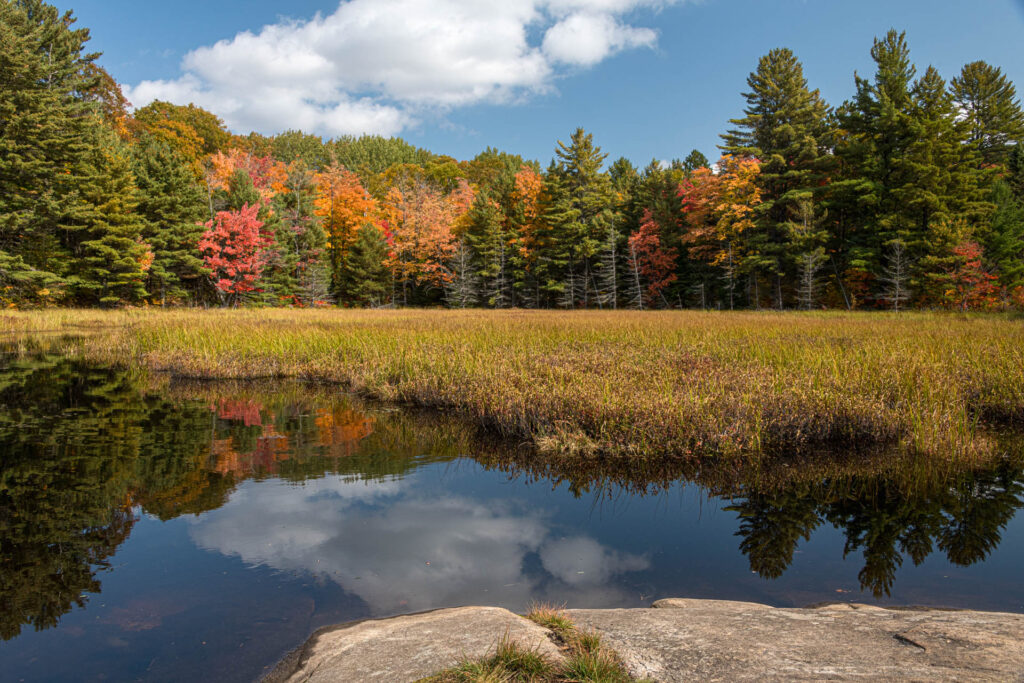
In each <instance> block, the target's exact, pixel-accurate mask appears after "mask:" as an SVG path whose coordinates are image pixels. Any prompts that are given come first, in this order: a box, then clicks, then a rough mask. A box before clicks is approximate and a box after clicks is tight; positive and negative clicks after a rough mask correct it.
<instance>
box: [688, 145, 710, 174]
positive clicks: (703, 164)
mask: <svg viewBox="0 0 1024 683" xmlns="http://www.w3.org/2000/svg"><path fill="white" fill-rule="evenodd" d="M698 168H711V162H710V161H708V158H707V157H706V156H704V154H703V153H702V152H701V151H700V150H697V149H695V150H693V151H692V152H690V153H689V154H688V155H687V156H686V158H685V159H683V170H684V171H686V172H687V173H692V172H693V171H696V170H697V169H698Z"/></svg>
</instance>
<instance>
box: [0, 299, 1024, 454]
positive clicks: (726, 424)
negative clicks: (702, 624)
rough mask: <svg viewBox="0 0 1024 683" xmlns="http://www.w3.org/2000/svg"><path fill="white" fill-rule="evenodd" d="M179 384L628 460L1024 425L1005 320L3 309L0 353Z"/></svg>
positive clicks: (1017, 369) (974, 434)
mask: <svg viewBox="0 0 1024 683" xmlns="http://www.w3.org/2000/svg"><path fill="white" fill-rule="evenodd" d="M59 334H78V335H82V341H81V343H80V345H79V346H78V347H77V351H76V353H80V354H82V355H83V356H84V357H86V358H88V359H92V360H96V361H98V362H113V363H118V364H122V365H136V366H140V367H146V368H148V369H151V370H159V371H168V372H171V373H174V374H176V375H178V376H183V377H192V378H202V379H213V378H241V379H245V378H265V377H298V378H303V379H310V380H316V381H324V382H337V383H340V384H342V385H344V386H345V387H346V388H348V389H350V390H353V391H356V392H359V393H362V394H364V395H367V396H370V397H373V398H376V399H383V400H388V401H397V402H407V403H412V404H416V405H421V406H430V407H435V408H441V409H446V410H449V411H453V412H456V413H459V414H461V415H462V416H464V417H467V418H469V419H471V420H472V421H473V422H475V423H476V424H479V425H481V426H483V427H486V428H488V429H491V430H494V431H496V432H498V433H500V434H502V435H504V436H507V437H513V438H517V439H521V440H526V441H529V442H532V443H533V444H534V445H535V446H537V447H538V448H539V449H540V450H542V451H547V452H551V453H564V454H574V455H577V456H591V455H594V454H601V455H605V456H624V457H627V458H638V457H640V458H660V457H690V456H705V455H725V456H731V455H743V456H747V457H748V458H753V459H757V458H758V457H759V456H760V455H762V454H766V453H772V452H776V453H778V452H785V453H794V452H804V451H813V450H815V449H820V448H823V447H829V446H834V445H841V446H843V447H849V446H855V447H859V448H865V449H866V448H871V447H875V446H881V445H886V446H898V447H899V448H901V449H902V450H904V451H906V452H912V453H918V454H925V455H930V456H937V457H941V458H947V459H948V458H951V459H974V458H984V457H987V456H990V455H992V453H993V450H994V449H995V448H996V446H995V444H994V441H993V440H992V439H991V438H990V437H989V434H988V433H987V427H988V426H990V425H997V426H1001V425H1005V424H1007V423H1016V424H1020V423H1021V422H1022V421H1024V327H1022V324H1021V322H1020V321H1019V320H1014V319H1011V318H1008V317H997V316H953V315H935V314H917V313H915V314H901V315H890V314H878V313H873V314H845V313H768V312H761V313H755V312H750V313H701V312H643V313H638V312H596V311H580V312H554V311H439V310H429V311H411V310H400V311H341V310H319V311H295V310H231V311H224V310H218V311H201V310H174V311H159V310H152V311H123V312H98V311H52V312H41V313H5V314H3V315H2V316H0V337H2V338H3V339H6V340H8V341H10V340H14V339H17V340H19V342H18V343H24V340H25V339H27V338H31V337H33V336H41V335H59Z"/></svg>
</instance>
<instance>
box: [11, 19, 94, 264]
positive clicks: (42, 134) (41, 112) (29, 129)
mask: <svg viewBox="0 0 1024 683" xmlns="http://www.w3.org/2000/svg"><path fill="white" fill-rule="evenodd" d="M74 23H75V18H74V17H73V15H72V14H71V12H66V13H64V14H60V13H58V11H57V9H56V8H55V7H53V6H52V5H49V4H47V3H45V2H42V1H41V0H0V252H8V253H10V254H12V255H15V256H19V257H21V258H23V260H24V262H25V263H26V264H27V265H28V267H30V268H33V269H37V270H42V271H50V272H54V273H62V272H65V271H66V269H67V258H68V254H67V251H66V250H64V249H63V248H62V245H61V244H60V238H59V229H58V225H59V223H60V221H61V219H62V217H63V216H64V215H66V214H67V213H68V211H69V210H70V209H71V206H72V205H73V204H74V203H75V202H76V196H75V193H76V190H77V188H78V184H79V182H80V180H81V178H80V177H79V176H78V175H76V174H77V173H78V171H79V169H81V168H82V161H83V158H84V157H85V155H86V154H88V153H89V152H90V141H91V139H92V136H91V135H90V134H89V128H90V127H92V126H95V125H98V123H99V119H97V118H95V117H93V116H90V115H89V114H90V113H91V112H93V111H95V110H97V108H98V107H97V105H96V103H95V102H93V101H90V99H89V98H88V93H90V92H91V91H92V90H93V89H94V88H95V86H96V85H97V84H98V82H99V76H98V75H97V72H96V71H95V70H91V69H90V68H89V67H90V66H91V64H92V62H93V61H94V60H95V59H96V57H97V56H98V55H96V54H83V49H84V46H85V43H86V42H87V41H88V40H89V31H88V30H87V29H76V28H74Z"/></svg>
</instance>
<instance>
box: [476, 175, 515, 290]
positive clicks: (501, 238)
mask: <svg viewBox="0 0 1024 683" xmlns="http://www.w3.org/2000/svg"><path fill="white" fill-rule="evenodd" d="M464 241H465V244H466V246H467V247H469V249H470V252H471V254H472V266H471V268H472V270H471V272H472V274H473V276H474V279H475V281H476V282H477V283H479V287H480V290H481V291H479V292H478V293H477V294H478V296H477V300H478V301H482V302H485V303H486V304H487V305H489V306H493V307H494V308H507V307H508V306H511V305H512V302H513V299H512V290H511V281H510V277H509V251H510V250H509V246H508V236H507V235H506V233H505V226H504V215H503V214H502V212H501V210H500V209H499V208H498V204H497V202H495V201H494V200H493V199H492V198H491V195H490V194H489V193H488V192H486V191H484V192H479V193H477V195H476V198H475V199H474V200H473V206H472V208H471V209H470V211H469V215H468V216H467V228H466V234H465V240H464Z"/></svg>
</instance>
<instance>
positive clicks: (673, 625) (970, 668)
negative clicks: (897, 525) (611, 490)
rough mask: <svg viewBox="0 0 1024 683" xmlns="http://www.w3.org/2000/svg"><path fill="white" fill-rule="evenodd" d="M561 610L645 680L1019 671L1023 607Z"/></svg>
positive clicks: (685, 605) (994, 677) (1023, 659)
mask: <svg viewBox="0 0 1024 683" xmlns="http://www.w3.org/2000/svg"><path fill="white" fill-rule="evenodd" d="M655 607H657V608H661V609H646V610H643V609H618V610H569V616H570V617H571V618H572V619H573V620H574V621H575V622H576V624H577V626H579V627H580V628H591V629H594V630H596V631H598V632H600V634H601V635H602V637H603V638H604V641H605V643H606V644H607V645H608V646H609V647H611V648H612V649H613V650H615V651H616V652H618V654H619V656H620V657H621V658H622V660H623V662H624V663H625V665H626V668H627V669H628V670H629V672H630V673H631V674H632V675H634V676H636V677H638V678H649V679H652V680H655V681H689V680H702V681H754V680H757V681H771V680H780V681H781V680H787V681H792V680H814V681H820V680H849V679H871V680H900V681H954V680H972V681H979V680H991V681H1019V680H1024V615H1019V614H1000V613H992V612H970V611H941V610H924V609H883V608H880V607H872V606H868V605H851V604H837V605H826V606H823V607H818V608H811V609H779V608H772V607H768V606H765V605H759V604H754V603H749V602H725V601H719V600H682V599H671V600H661V601H658V602H656V603H655Z"/></svg>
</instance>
